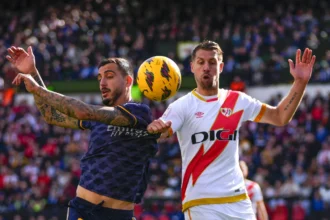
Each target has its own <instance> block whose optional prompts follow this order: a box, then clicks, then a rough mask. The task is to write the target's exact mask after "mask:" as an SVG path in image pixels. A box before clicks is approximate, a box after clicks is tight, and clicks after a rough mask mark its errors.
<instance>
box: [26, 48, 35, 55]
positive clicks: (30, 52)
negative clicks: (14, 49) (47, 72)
mask: <svg viewBox="0 0 330 220" xmlns="http://www.w3.org/2000/svg"><path fill="white" fill-rule="evenodd" d="M27 52H28V54H29V55H30V56H34V54H33V50H32V47H31V46H29V47H28V49H27Z"/></svg>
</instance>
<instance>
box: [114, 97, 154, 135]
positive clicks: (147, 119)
mask: <svg viewBox="0 0 330 220" xmlns="http://www.w3.org/2000/svg"><path fill="white" fill-rule="evenodd" d="M115 108H116V109H118V110H119V111H121V112H122V113H123V114H124V115H126V116H127V117H128V118H129V120H130V125H131V127H135V128H139V129H146V128H147V126H148V124H149V123H151V121H152V115H151V111H150V108H149V106H147V105H145V104H142V103H136V102H128V103H125V104H123V105H118V106H116V107H115Z"/></svg>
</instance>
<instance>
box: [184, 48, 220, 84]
mask: <svg viewBox="0 0 330 220" xmlns="http://www.w3.org/2000/svg"><path fill="white" fill-rule="evenodd" d="M190 67H191V71H192V72H193V73H194V75H195V80H196V83H197V86H198V87H200V88H201V89H204V90H211V89H218V87H219V75H220V73H221V72H222V69H223V62H222V60H219V57H218V54H217V52H216V51H215V50H203V49H200V50H198V51H197V52H196V56H195V59H194V60H193V61H192V62H191V63H190Z"/></svg>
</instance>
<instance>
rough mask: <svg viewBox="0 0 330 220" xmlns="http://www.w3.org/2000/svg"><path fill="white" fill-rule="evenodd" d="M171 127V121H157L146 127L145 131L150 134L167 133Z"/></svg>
mask: <svg viewBox="0 0 330 220" xmlns="http://www.w3.org/2000/svg"><path fill="white" fill-rule="evenodd" d="M171 125H172V122H171V121H167V122H164V121H163V120H160V119H157V120H154V121H153V122H151V123H150V124H149V125H148V127H147V130H148V132H149V133H151V134H154V133H164V132H167V131H168V129H169V128H170V127H171Z"/></svg>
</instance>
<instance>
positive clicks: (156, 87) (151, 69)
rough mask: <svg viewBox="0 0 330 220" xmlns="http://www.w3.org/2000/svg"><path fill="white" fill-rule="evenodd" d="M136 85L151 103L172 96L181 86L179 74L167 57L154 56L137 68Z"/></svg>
mask: <svg viewBox="0 0 330 220" xmlns="http://www.w3.org/2000/svg"><path fill="white" fill-rule="evenodd" d="M136 81H137V85H138V87H139V89H140V91H141V92H142V94H143V95H144V96H145V97H147V98H148V99H150V100H153V101H164V100H166V99H169V98H170V97H172V96H174V95H175V94H176V93H177V91H178V90H179V88H180V86H181V73H180V69H179V67H178V66H177V65H176V63H175V62H174V61H173V60H171V59H170V58H168V57H164V56H154V57H151V58H149V59H147V60H145V61H144V62H143V63H142V64H141V66H140V67H139V70H138V73H137V77H136Z"/></svg>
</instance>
